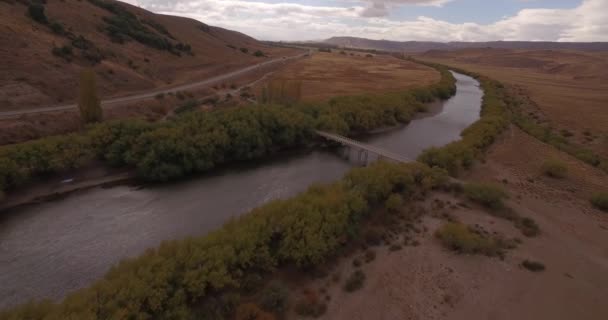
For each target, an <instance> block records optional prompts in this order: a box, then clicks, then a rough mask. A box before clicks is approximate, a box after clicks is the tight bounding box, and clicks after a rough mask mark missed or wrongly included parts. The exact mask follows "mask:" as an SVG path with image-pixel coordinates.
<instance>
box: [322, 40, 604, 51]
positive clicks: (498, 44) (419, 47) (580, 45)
mask: <svg viewBox="0 0 608 320" xmlns="http://www.w3.org/2000/svg"><path fill="white" fill-rule="evenodd" d="M324 43H326V44H330V45H334V46H338V47H346V48H359V49H372V50H381V51H405V52H425V51H429V50H459V49H470V48H495V49H531V50H559V49H569V50H585V51H604V50H608V43H606V42H541V41H538V42H536V41H492V42H447V43H444V42H425V41H390V40H371V39H365V38H356V37H332V38H329V39H327V40H324Z"/></svg>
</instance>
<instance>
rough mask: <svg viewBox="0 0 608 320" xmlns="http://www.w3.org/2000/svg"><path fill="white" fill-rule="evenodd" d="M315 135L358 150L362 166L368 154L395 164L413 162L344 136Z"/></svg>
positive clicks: (365, 162)
mask: <svg viewBox="0 0 608 320" xmlns="http://www.w3.org/2000/svg"><path fill="white" fill-rule="evenodd" d="M315 133H316V134H317V135H319V136H321V137H323V138H325V139H327V140H329V141H333V142H337V143H339V144H341V145H343V146H346V147H350V148H354V149H358V150H359V162H363V163H364V164H367V160H368V157H369V154H370V153H372V154H375V155H376V156H377V157H378V159H379V160H380V159H388V160H392V161H395V162H413V161H414V160H412V159H409V158H407V157H404V156H402V155H398V154H396V153H394V152H390V151H388V150H384V149H382V148H379V147H376V146H372V145H370V144H367V143H363V142H360V141H357V140H353V139H350V138H347V137H345V136H341V135H339V134H335V133H329V132H325V131H319V130H317V131H315ZM364 156H365V157H364Z"/></svg>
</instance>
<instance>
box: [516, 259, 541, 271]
mask: <svg viewBox="0 0 608 320" xmlns="http://www.w3.org/2000/svg"><path fill="white" fill-rule="evenodd" d="M521 265H522V267H524V268H526V269H528V270H530V271H532V272H541V271H545V265H544V264H542V263H540V262H536V261H531V260H524V261H523V262H522V263H521Z"/></svg>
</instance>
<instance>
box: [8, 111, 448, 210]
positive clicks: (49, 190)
mask: <svg viewBox="0 0 608 320" xmlns="http://www.w3.org/2000/svg"><path fill="white" fill-rule="evenodd" d="M442 110H443V103H442V102H439V101H436V102H432V103H429V104H427V109H426V110H425V111H421V112H418V113H416V115H415V116H414V117H413V119H412V121H416V120H421V119H425V118H428V117H433V116H436V115H438V114H439V113H441V112H442ZM407 125H408V124H405V125H403V124H401V125H395V126H388V127H384V128H379V129H374V130H371V131H370V132H367V133H361V134H357V135H354V137H363V138H369V137H371V136H373V135H377V134H382V133H388V132H392V131H395V130H399V129H401V128H404V127H405V126H407ZM322 147H325V143H317V144H315V145H313V146H311V147H309V151H312V150H313V149H314V148H322ZM290 154H293V152H290V151H287V152H282V153H281V154H279V155H275V156H278V157H283V156H289V155H290ZM235 165H236V167H238V166H239V165H240V164H231V165H228V166H227V167H226V166H224V168H222V169H221V170H227V169H228V170H229V169H230V167H234V166H235ZM195 178H196V177H194V178H193V179H195ZM135 182H137V175H136V173H135V172H134V171H129V172H124V170H123V171H121V172H116V170H109V169H108V168H105V167H104V166H103V165H101V164H99V165H92V166H89V167H88V168H82V169H79V170H77V171H76V172H72V173H68V174H63V175H61V176H57V177H54V178H50V179H49V180H47V181H40V182H37V183H34V184H32V185H30V186H27V187H26V188H23V189H21V190H20V192H19V193H18V194H11V195H10V196H9V198H8V200H5V201H2V202H0V214H1V213H2V212H5V211H8V210H12V209H16V208H18V207H21V206H24V205H28V204H35V203H42V202H47V201H53V200H55V199H57V198H60V197H64V196H68V195H69V194H71V193H74V192H77V191H84V190H87V189H90V188H95V187H106V186H110V185H117V184H128V183H135Z"/></svg>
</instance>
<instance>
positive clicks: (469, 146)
mask: <svg viewBox="0 0 608 320" xmlns="http://www.w3.org/2000/svg"><path fill="white" fill-rule="evenodd" d="M416 62H418V63H423V62H420V61H416ZM424 64H427V65H430V66H433V67H435V68H445V67H442V66H440V65H437V64H432V63H424ZM450 69H452V68H450ZM456 71H457V72H459V73H463V74H467V75H469V76H472V77H474V78H476V79H477V80H478V81H479V83H480V84H481V88H482V89H483V91H484V97H483V101H482V105H481V118H480V119H479V120H478V121H477V122H475V123H474V124H472V125H471V126H469V127H468V128H466V129H465V130H464V131H463V132H462V134H461V139H460V140H458V141H455V142H452V143H450V144H448V145H446V146H443V147H440V148H430V149H427V150H425V151H424V152H423V153H422V154H421V155H420V156H419V157H418V161H420V162H423V163H426V164H428V165H429V166H432V167H434V166H437V167H440V168H444V169H446V170H448V172H449V173H450V174H451V175H457V174H458V173H459V172H461V171H462V170H466V169H469V168H470V167H471V166H472V165H473V163H474V160H475V159H476V158H478V157H480V156H481V155H482V154H483V151H485V149H486V148H487V147H489V146H490V145H491V144H492V143H493V142H494V140H496V138H497V137H498V135H499V134H500V133H502V132H503V131H504V130H505V129H506V128H507V126H508V124H509V114H508V111H507V108H506V103H505V99H506V96H507V93H506V92H505V90H504V87H503V85H502V84H500V83H499V82H497V81H494V80H491V79H489V78H487V77H484V76H480V75H477V74H473V73H470V72H467V71H465V70H456Z"/></svg>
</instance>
